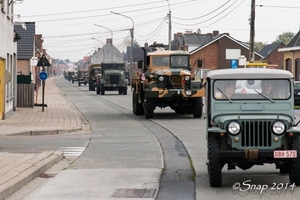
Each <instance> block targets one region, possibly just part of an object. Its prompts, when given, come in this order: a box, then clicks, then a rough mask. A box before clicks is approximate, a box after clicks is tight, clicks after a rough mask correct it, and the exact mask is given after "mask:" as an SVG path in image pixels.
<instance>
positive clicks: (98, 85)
mask: <svg viewBox="0 0 300 200" xmlns="http://www.w3.org/2000/svg"><path fill="white" fill-rule="evenodd" d="M100 90H101V88H100V83H97V91H96V93H97V94H100Z"/></svg>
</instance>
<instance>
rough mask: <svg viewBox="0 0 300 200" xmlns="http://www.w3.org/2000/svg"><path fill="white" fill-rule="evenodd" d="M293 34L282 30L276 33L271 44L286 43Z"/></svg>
mask: <svg viewBox="0 0 300 200" xmlns="http://www.w3.org/2000/svg"><path fill="white" fill-rule="evenodd" d="M294 36H295V34H294V33H292V32H289V31H288V32H284V33H282V34H280V35H278V36H277V38H276V40H275V41H274V42H272V44H274V43H280V42H282V43H283V44H284V45H287V44H288V43H289V42H290V41H291V40H292V39H293V37H294Z"/></svg>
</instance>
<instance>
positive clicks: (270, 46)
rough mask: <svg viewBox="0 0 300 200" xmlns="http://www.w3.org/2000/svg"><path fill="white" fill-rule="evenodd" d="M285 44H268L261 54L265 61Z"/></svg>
mask: <svg viewBox="0 0 300 200" xmlns="http://www.w3.org/2000/svg"><path fill="white" fill-rule="evenodd" d="M281 44H283V43H282V42H281V43H274V44H267V45H266V46H265V47H264V48H263V49H262V50H261V51H260V52H259V54H260V55H262V56H263V59H266V58H267V57H268V56H269V55H271V54H272V53H273V52H274V51H276V49H277V48H278V47H279V46H280V45H281Z"/></svg>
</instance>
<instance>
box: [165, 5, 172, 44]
mask: <svg viewBox="0 0 300 200" xmlns="http://www.w3.org/2000/svg"><path fill="white" fill-rule="evenodd" d="M166 1H167V2H168V5H169V50H171V32H172V24H171V9H170V3H169V0H166Z"/></svg>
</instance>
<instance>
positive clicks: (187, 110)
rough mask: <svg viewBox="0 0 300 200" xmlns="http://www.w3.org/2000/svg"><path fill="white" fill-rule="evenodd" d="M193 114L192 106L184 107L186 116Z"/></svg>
mask: <svg viewBox="0 0 300 200" xmlns="http://www.w3.org/2000/svg"><path fill="white" fill-rule="evenodd" d="M193 113H194V109H193V106H187V107H186V114H193Z"/></svg>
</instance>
